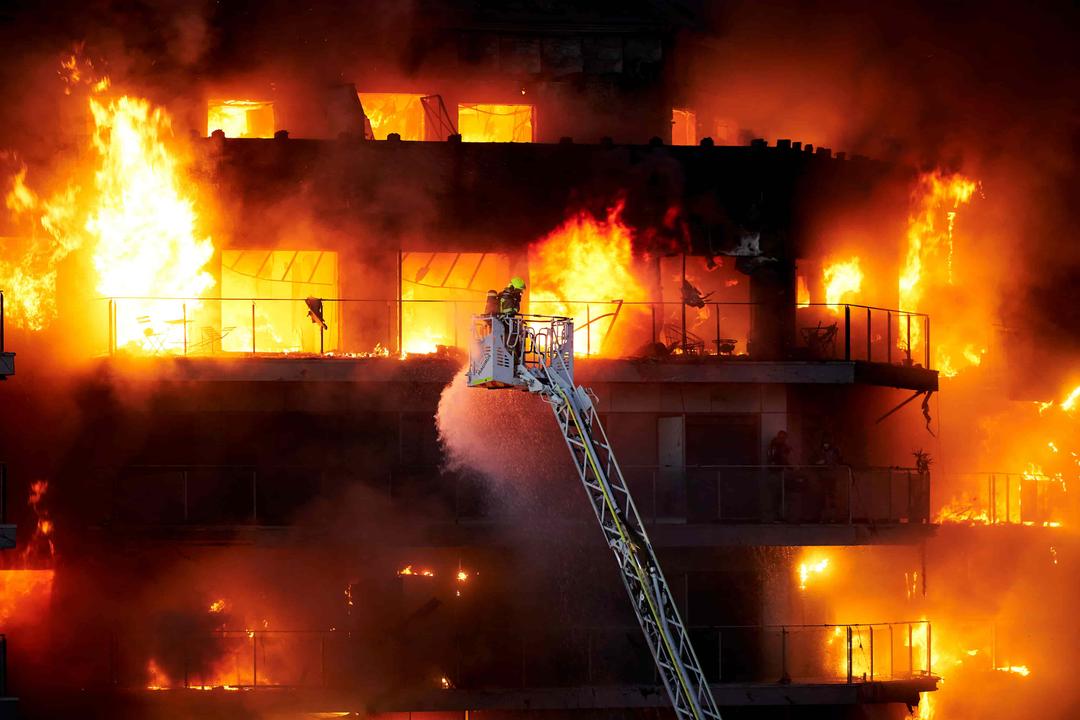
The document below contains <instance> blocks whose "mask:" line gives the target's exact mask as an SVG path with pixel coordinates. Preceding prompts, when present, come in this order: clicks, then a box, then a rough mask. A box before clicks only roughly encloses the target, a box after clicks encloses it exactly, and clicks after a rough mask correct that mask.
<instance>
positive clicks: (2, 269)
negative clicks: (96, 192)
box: [0, 166, 82, 330]
mask: <svg viewBox="0 0 1080 720" xmlns="http://www.w3.org/2000/svg"><path fill="white" fill-rule="evenodd" d="M26 175H27V168H26V167H25V166H22V167H20V169H19V170H18V171H17V172H16V173H15V175H14V176H12V178H11V190H10V191H9V192H8V194H7V196H6V198H5V203H6V205H7V208H8V210H10V211H11V213H12V215H13V216H14V217H15V218H16V219H22V218H28V219H29V226H30V229H29V234H30V236H29V238H25V239H22V240H17V239H6V240H4V241H3V248H4V252H3V254H4V259H3V260H0V288H2V289H3V290H4V291H5V293H6V295H5V298H4V299H5V306H4V316H5V320H6V321H8V322H11V323H12V324H13V325H14V326H16V327H21V328H26V329H28V330H42V329H44V328H45V327H47V326H48V325H49V324H50V322H51V321H52V320H53V319H54V318H55V317H56V270H57V266H58V265H59V263H60V261H61V260H63V259H64V258H65V257H67V256H68V255H69V254H70V253H71V252H72V251H73V250H75V249H76V248H78V247H79V245H80V244H81V243H82V236H81V235H80V234H79V233H77V232H73V231H72V230H73V227H74V224H75V214H76V193H77V188H76V187H75V186H69V187H68V188H67V189H65V190H64V191H62V192H59V193H57V194H55V195H54V196H52V197H51V198H49V199H48V200H45V199H42V198H40V197H38V195H37V193H35V192H34V191H33V190H31V189H30V187H29V186H28V185H27V184H26Z"/></svg>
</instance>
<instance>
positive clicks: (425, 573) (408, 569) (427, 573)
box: [397, 565, 435, 577]
mask: <svg viewBox="0 0 1080 720" xmlns="http://www.w3.org/2000/svg"><path fill="white" fill-rule="evenodd" d="M397 574H398V576H399V577H400V576H405V575H416V576H419V577H435V573H433V572H432V571H431V570H413V566H412V565H406V566H405V567H404V568H402V569H401V570H398V573H397Z"/></svg>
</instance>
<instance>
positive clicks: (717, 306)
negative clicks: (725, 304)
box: [713, 303, 720, 357]
mask: <svg viewBox="0 0 1080 720" xmlns="http://www.w3.org/2000/svg"><path fill="white" fill-rule="evenodd" d="M713 312H714V313H716V356H717V357H719V356H720V303H713Z"/></svg>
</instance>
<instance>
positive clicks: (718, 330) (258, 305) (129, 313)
mask: <svg viewBox="0 0 1080 720" xmlns="http://www.w3.org/2000/svg"><path fill="white" fill-rule="evenodd" d="M312 301H314V304H313V303H312ZM103 302H104V306H103V310H102V314H103V315H104V316H106V318H105V319H107V322H106V323H103V324H102V327H103V329H104V333H105V337H104V338H103V340H102V345H103V346H104V350H105V352H107V353H109V354H113V353H116V352H134V353H138V354H145V355H183V356H209V355H282V354H294V353H301V354H308V355H334V356H342V355H344V356H351V357H366V356H378V355H402V354H429V353H435V352H438V350H439V348H440V347H444V348H458V349H461V350H465V349H466V348H467V346H468V342H469V338H470V337H471V318H472V316H473V315H474V314H477V313H480V312H482V310H483V303H482V302H479V301H463V300H394V299H386V300H380V299H350V298H321V299H315V298H308V299H305V298H171V299H165V298H109V299H106V300H104V301H103ZM524 309H525V310H527V311H529V312H532V313H539V314H552V315H563V316H570V317H573V318H574V324H575V338H574V346H575V352H576V353H577V354H579V355H585V356H603V357H652V358H671V359H677V358H708V357H711V358H717V359H739V358H742V359H750V360H753V359H771V360H776V359H792V360H810V361H821V360H842V361H866V362H874V363H887V364H898V365H907V366H911V365H919V364H921V365H922V367H926V368H929V367H930V358H931V353H930V318H929V316H927V315H925V314H921V313H911V312H904V311H900V310H889V309H885V308H876V307H868V306H865V305H820V304H817V305H806V306H800V307H798V308H794V309H793V315H792V317H791V318H789V319H788V320H787V321H785V322H786V323H787V324H788V329H787V330H784V331H782V333H781V334H783V333H787V334H788V337H787V340H786V341H780V340H778V339H777V338H776V337H773V336H774V335H775V332H773V330H774V329H775V328H774V327H771V329H770V330H769V331H768V332H759V329H760V326H761V325H762V323H763V322H765V320H764V319H763V318H762V317H761V315H760V313H761V312H762V306H761V305H760V304H755V303H745V302H744V303H719V302H703V303H702V304H701V306H700V307H691V306H688V305H685V304H683V303H680V302H623V301H621V300H612V301H591V300H589V301H557V302H556V301H539V300H537V301H532V302H526V303H525V306H524ZM320 318H321V321H320ZM766 324H768V325H770V326H776V327H781V326H779V325H777V324H776V323H774V322H773V320H772V319H771V318H770V319H769V320H768V321H767V322H766ZM766 335H768V336H770V337H771V338H772V339H766V337H765V336H766Z"/></svg>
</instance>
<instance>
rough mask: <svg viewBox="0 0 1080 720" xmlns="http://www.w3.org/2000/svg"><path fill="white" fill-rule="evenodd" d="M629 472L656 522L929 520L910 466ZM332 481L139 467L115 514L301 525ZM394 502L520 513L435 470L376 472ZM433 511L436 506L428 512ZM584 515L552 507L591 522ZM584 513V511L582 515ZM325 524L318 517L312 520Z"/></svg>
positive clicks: (126, 475) (147, 521) (119, 483)
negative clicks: (437, 502)
mask: <svg viewBox="0 0 1080 720" xmlns="http://www.w3.org/2000/svg"><path fill="white" fill-rule="evenodd" d="M623 473H624V475H625V476H626V481H627V484H628V485H629V486H630V489H631V491H632V492H633V494H634V498H635V501H636V502H637V505H638V509H639V511H640V513H641V515H642V517H643V518H644V519H645V520H646V522H649V523H652V524H665V523H667V524H672V523H675V524H695V523H696V524H708V523H731V524H763V523H794V524H821V523H826V524H846V525H852V524H866V523H877V524H900V523H910V524H920V523H927V522H929V520H930V517H929V509H930V507H929V503H930V501H929V490H930V478H929V476H928V475H926V474H920V473H919V472H917V471H916V470H914V469H911V468H874V467H869V468H857V467H850V466H847V465H834V466H827V465H801V466H768V465H728V466H721V465H711V466H694V467H685V468H669V467H660V466H625V467H623ZM326 481H327V473H326V471H324V470H323V469H321V468H316V467H303V466H270V467H265V466H264V467H257V466H252V465H139V466H130V467H128V468H126V469H124V470H123V471H122V472H120V473H119V474H117V475H116V476H115V477H114V479H113V482H112V487H113V495H112V498H111V503H110V505H111V507H110V510H109V512H108V516H109V518H110V519H111V520H112V521H113V522H117V523H120V524H125V525H136V526H137V525H157V526H169V525H178V526H182V525H221V526H230V525H262V526H286V525H290V524H293V522H294V519H295V516H296V513H297V511H299V510H301V509H303V508H304V507H305V505H307V504H308V503H310V502H311V501H312V500H313V499H314V498H316V497H318V496H320V495H323V494H324V493H325V492H326V490H325V484H326ZM366 481H367V482H368V484H369V485H370V486H372V487H373V488H376V489H378V490H380V491H382V492H385V493H386V497H387V499H389V500H391V501H397V500H401V501H402V502H404V503H405V504H410V503H411V502H412V500H413V499H415V498H417V497H424V498H427V499H429V500H430V499H432V498H440V499H441V501H442V508H443V511H444V514H443V515H441V516H438V517H435V518H434V519H436V520H439V521H457V522H471V521H482V520H486V519H492V518H495V517H502V516H504V515H505V514H506V513H508V512H511V510H509V509H507V508H505V507H503V506H502V505H500V504H499V503H498V502H491V501H489V499H488V495H487V493H485V487H486V484H485V483H484V482H483V481H482V480H479V479H476V478H472V477H469V476H467V475H459V474H455V473H443V472H441V471H440V469H439V468H438V467H436V466H420V467H415V468H399V469H395V470H391V469H390V468H387V469H386V470H385V471H384V472H382V473H369V474H367V475H366ZM424 507H430V506H429V505H425V506H424ZM579 510H581V508H575V507H570V508H552V509H551V512H552V513H554V514H557V515H558V516H559V517H560V518H563V519H567V520H577V519H580V520H583V521H585V520H587V519H588V518H587V516H585V515H584V514H583V515H581V516H580V517H578V515H577V514H576V513H577V512H578V511H579ZM581 512H582V513H583V512H584V511H581ZM307 520H308V521H309V522H317V521H318V519H317V518H315V517H314V516H310V517H308V518H307Z"/></svg>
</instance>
